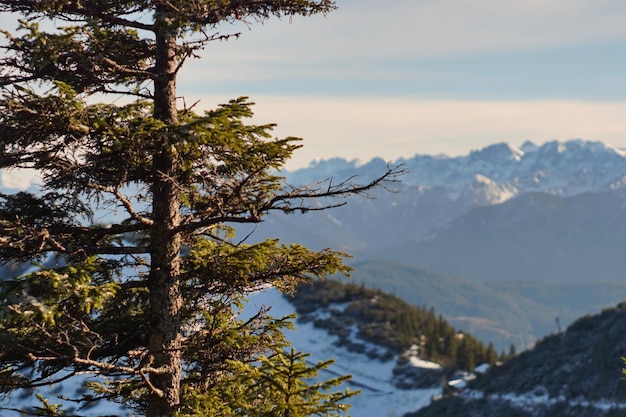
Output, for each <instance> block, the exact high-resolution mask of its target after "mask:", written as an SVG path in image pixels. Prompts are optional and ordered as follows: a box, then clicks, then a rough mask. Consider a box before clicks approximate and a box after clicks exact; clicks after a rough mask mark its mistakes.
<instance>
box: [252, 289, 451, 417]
mask: <svg viewBox="0 0 626 417" xmlns="http://www.w3.org/2000/svg"><path fill="white" fill-rule="evenodd" d="M249 304H250V306H249V307H251V308H258V307H261V306H271V307H272V309H271V311H270V314H272V315H273V316H275V317H284V316H287V315H289V314H292V313H294V312H295V308H294V306H293V305H292V304H291V303H289V301H288V300H286V299H285V297H283V296H282V295H281V294H280V293H278V292H277V291H276V290H273V289H272V290H266V291H263V292H260V293H257V294H254V295H253V296H251V297H250V302H249ZM287 338H288V339H289V341H290V342H291V343H292V344H293V345H294V346H295V347H296V349H298V350H300V351H303V352H308V353H311V356H310V360H311V361H312V362H317V361H325V360H328V359H334V360H335V363H334V364H333V365H332V366H331V367H330V368H329V371H330V372H332V373H335V374H340V375H352V380H351V383H350V389H351V390H356V389H359V390H361V394H360V395H358V396H356V397H353V398H351V399H350V400H349V403H350V404H351V405H352V407H351V408H350V410H349V414H350V415H351V416H353V417H387V416H388V417H392V416H394V417H401V416H403V415H404V414H405V413H408V412H411V411H415V410H417V409H420V408H422V407H425V406H427V405H428V404H429V403H430V401H431V399H432V398H433V397H436V396H439V395H440V394H441V389H438V388H437V389H413V390H400V389H398V388H396V387H394V385H393V384H392V381H391V377H392V370H393V368H394V366H395V365H396V363H395V361H393V360H392V361H388V362H380V361H378V360H372V359H370V358H368V356H367V355H366V354H360V353H354V352H348V351H347V350H345V349H343V348H340V347H337V346H335V345H334V342H335V340H336V339H337V337H336V336H331V335H329V334H328V333H327V332H326V331H324V330H320V329H318V328H316V327H315V326H313V323H310V322H309V323H300V322H297V323H295V331H290V332H288V333H287ZM425 363H426V362H425ZM424 366H432V364H431V363H426V365H424ZM330 376H331V375H328V377H330Z"/></svg>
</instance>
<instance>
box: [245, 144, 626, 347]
mask: <svg viewBox="0 0 626 417" xmlns="http://www.w3.org/2000/svg"><path fill="white" fill-rule="evenodd" d="M390 164H391V165H402V166H403V167H404V168H405V169H406V171H407V172H406V174H405V175H403V176H402V177H400V182H397V183H391V184H389V186H388V187H387V188H388V189H386V190H376V191H375V192H373V193H372V197H373V198H364V199H359V198H354V199H350V200H349V201H348V204H346V205H345V206H343V207H339V208H337V209H333V210H328V211H321V212H309V213H306V214H303V215H298V216H292V215H278V214H276V215H271V216H269V217H268V218H267V220H266V221H265V222H264V224H262V225H261V226H259V227H258V228H257V230H256V236H257V237H258V238H263V237H265V236H272V237H280V238H281V239H282V240H284V241H286V242H299V243H303V244H305V245H307V246H310V247H313V248H317V249H322V248H326V247H332V248H334V249H337V250H342V251H346V252H349V253H351V254H352V255H353V256H354V258H353V259H351V260H350V262H351V263H352V265H353V266H355V268H356V269H355V271H354V273H353V275H352V276H353V279H355V280H357V281H359V280H360V281H364V282H367V283H368V284H369V285H374V286H376V285H380V286H381V287H384V289H386V290H388V291H392V292H395V293H396V294H398V296H400V297H403V298H404V299H405V300H406V301H408V302H413V303H422V302H425V303H427V304H430V305H432V306H433V307H435V308H436V309H437V311H441V312H444V313H447V312H453V314H454V315H452V316H447V317H448V318H449V319H450V320H451V322H452V323H454V324H455V325H457V326H459V327H463V323H465V324H464V325H465V327H466V329H467V330H470V331H472V332H475V333H476V334H479V335H480V336H481V338H482V339H483V341H485V342H494V344H496V346H498V347H499V348H502V349H504V348H506V347H507V346H508V344H510V343H514V344H516V345H517V346H518V347H519V348H526V347H529V346H532V344H533V343H534V341H535V340H537V339H538V338H540V337H543V336H544V335H545V334H546V332H547V331H550V330H554V329H556V324H555V320H556V319H559V320H560V322H561V324H562V325H564V326H565V325H567V324H569V323H571V321H572V320H574V319H575V318H576V317H578V316H580V315H583V314H587V313H593V312H598V311H600V309H601V308H602V307H605V306H610V305H614V304H615V303H617V302H619V301H621V297H622V294H624V291H623V290H624V289H625V288H624V282H625V281H626V280H624V278H626V269H624V268H623V267H622V265H623V262H622V259H623V255H622V254H623V248H624V247H626V221H625V220H626V152H624V151H622V150H620V149H617V148H615V147H613V146H610V145H608V144H605V143H602V142H592V141H584V140H571V141H566V142H557V141H553V142H548V143H545V144H543V145H541V146H538V145H534V144H532V143H531V142H526V143H524V144H523V145H522V146H521V147H515V146H512V145H510V144H504V143H501V144H494V145H491V146H488V147H486V148H484V149H480V150H476V151H473V152H471V153H469V154H468V155H465V156H460V157H448V156H430V155H416V156H414V157H412V158H406V159H400V160H398V161H395V162H391V163H390ZM387 165H388V162H385V161H383V160H382V159H373V160H372V161H370V162H368V163H365V164H360V163H358V162H356V161H347V160H344V159H331V160H326V161H316V162H314V163H312V164H311V165H310V166H309V167H307V168H304V169H300V170H296V171H293V172H286V173H284V174H285V175H286V178H287V181H288V182H289V183H291V184H306V183H314V182H318V181H320V180H324V179H328V180H329V181H333V182H337V181H341V180H344V179H346V178H353V179H354V181H362V182H365V181H368V180H370V179H372V178H375V177H376V176H378V175H380V174H381V173H382V172H384V170H385V168H386V167H387ZM374 263H377V265H376V270H377V272H376V275H375V276H376V278H374V277H373V276H372V275H371V273H370V272H371V268H372V267H373V265H374ZM364 265H369V267H370V270H366V269H364ZM424 270H427V271H432V272H436V273H438V274H440V275H441V276H445V277H446V279H440V281H441V282H443V283H445V285H443V284H442V285H440V287H441V288H440V291H439V292H438V293H433V291H430V292H428V290H427V289H426V285H422V282H421V281H420V280H422V279H423V276H424V275H423V274H422V273H421V272H420V271H422V272H423V271H424ZM399 271H404V272H399ZM407 271H411V272H407ZM383 277H384V278H383ZM435 281H437V280H431V281H429V282H435ZM407 288H420V289H421V291H422V294H424V293H429V294H431V295H430V296H429V297H427V299H425V298H426V297H421V296H420V295H419V294H417V292H418V291H417V290H414V291H408V290H407ZM531 288H532V290H530V289H531ZM607 288H612V289H613V290H614V291H607V290H606V289H607ZM559 290H561V291H562V292H563V293H564V294H569V295H571V296H572V298H571V300H568V299H566V298H563V297H560V296H559ZM546 294H549V295H551V297H552V298H555V297H556V298H557V299H558V300H559V301H558V302H555V301H554V300H553V299H551V297H550V296H546ZM585 294H588V297H587V298H586V297H585ZM507 318H514V320H508V319H507ZM515 322H516V323H517V324H514V323H515Z"/></svg>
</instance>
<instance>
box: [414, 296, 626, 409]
mask: <svg viewBox="0 0 626 417" xmlns="http://www.w3.org/2000/svg"><path fill="white" fill-rule="evenodd" d="M625 354H626V303H622V304H620V305H618V306H617V307H614V308H610V309H605V310H604V311H603V312H602V313H601V314H597V315H594V316H585V317H582V318H580V319H578V320H577V321H575V322H574V323H573V324H572V325H571V326H569V327H568V329H567V331H565V332H563V333H560V334H553V335H550V336H547V337H545V338H544V339H543V340H541V341H540V342H539V343H538V344H537V346H536V347H535V348H534V349H532V350H529V351H526V352H523V353H522V354H520V355H518V356H517V357H515V358H513V359H511V360H509V361H507V362H506V363H504V364H503V365H502V366H499V367H494V368H492V370H491V372H489V373H488V374H487V375H485V376H483V377H482V378H478V379H477V380H476V381H475V382H474V383H472V384H471V385H470V389H469V390H467V391H462V392H460V393H455V394H454V395H450V396H448V397H447V398H444V399H442V400H440V401H435V402H434V403H433V404H431V405H430V406H429V407H427V408H425V409H422V410H420V411H418V412H416V413H414V414H412V417H455V416H459V415H463V416H465V417H479V416H480V417H489V416H505V415H506V416H520V417H531V416H533V417H608V416H618V415H620V416H621V415H624V413H625V412H626V400H625V399H626V382H625V381H624V380H623V378H622V371H621V370H622V367H623V362H622V359H621V358H622V357H623V356H625Z"/></svg>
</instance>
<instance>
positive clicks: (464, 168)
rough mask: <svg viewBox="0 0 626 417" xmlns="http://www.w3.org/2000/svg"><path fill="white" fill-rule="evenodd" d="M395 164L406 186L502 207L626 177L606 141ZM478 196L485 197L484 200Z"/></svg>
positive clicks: (625, 165) (329, 166)
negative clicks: (533, 194) (524, 197)
mask: <svg viewBox="0 0 626 417" xmlns="http://www.w3.org/2000/svg"><path fill="white" fill-rule="evenodd" d="M393 164H404V165H405V166H406V168H407V169H408V173H407V174H406V175H404V176H403V177H402V181H403V183H404V184H405V185H406V186H420V187H423V188H426V187H427V188H438V187H441V188H444V189H446V190H447V191H448V193H449V195H450V197H455V196H459V197H460V194H459V193H464V192H468V190H469V189H472V188H474V189H477V190H474V192H471V191H470V194H472V195H475V196H477V197H476V198H477V201H476V203H478V204H493V203H501V202H503V201H506V200H508V199H509V198H512V197H514V196H516V195H518V194H520V193H524V192H530V191H540V192H548V193H551V194H557V195H562V196H571V195H576V194H580V193H582V192H586V191H603V190H610V189H615V188H620V187H622V186H623V185H624V184H623V183H624V181H625V180H624V176H625V175H626V152H624V151H622V150H620V149H617V148H615V147H613V146H611V145H608V144H606V143H603V142H592V141H584V140H570V141H567V142H557V141H553V142H547V143H545V144H543V145H541V146H538V145H535V144H533V143H532V142H526V143H524V144H523V145H522V146H521V147H519V148H517V147H515V146H513V145H510V144H507V143H499V144H494V145H490V146H488V147H486V148H483V149H480V150H476V151H472V152H471V153H469V154H468V155H465V156H460V157H448V156H430V155H416V156H414V157H412V158H409V159H400V160H398V161H395V162H393ZM384 166H385V162H384V161H383V160H382V159H374V160H372V161H370V162H368V163H366V164H363V165H359V164H358V163H357V162H356V161H346V160H343V159H331V160H327V161H317V162H314V163H312V164H311V166H309V167H308V168H305V169H301V170H298V171H294V172H290V173H288V178H289V179H290V180H291V181H292V182H295V183H309V182H314V181H318V180H320V179H321V178H327V177H336V178H342V177H345V176H346V175H347V174H352V175H355V174H356V175H359V176H362V177H363V178H372V177H374V176H375V175H377V174H379V173H380V172H381V171H382V169H383V168H384ZM478 196H482V199H481V198H480V197H478Z"/></svg>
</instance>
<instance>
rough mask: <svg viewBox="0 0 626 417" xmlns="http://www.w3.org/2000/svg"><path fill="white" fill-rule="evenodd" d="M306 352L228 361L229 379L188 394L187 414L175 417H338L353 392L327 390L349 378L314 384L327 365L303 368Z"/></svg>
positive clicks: (282, 353)
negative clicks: (206, 391)
mask: <svg viewBox="0 0 626 417" xmlns="http://www.w3.org/2000/svg"><path fill="white" fill-rule="evenodd" d="M307 357H308V355H307V354H304V353H301V352H296V351H295V350H294V349H293V348H292V349H291V350H290V351H288V352H286V351H282V350H280V349H276V350H275V352H274V353H273V354H272V355H271V356H260V357H259V358H258V362H256V363H244V362H241V361H228V365H229V366H230V371H231V373H230V375H231V376H230V377H229V378H228V379H225V380H223V381H221V383H220V385H219V386H215V387H213V388H212V389H211V390H210V394H208V395H207V394H206V393H202V394H199V393H198V391H190V392H189V393H188V394H187V395H188V396H189V398H188V400H187V403H188V404H189V405H188V407H187V410H188V411H185V410H183V411H181V413H180V414H179V417H189V416H197V415H220V416H224V417H228V416H233V417H235V416H246V417H272V416H275V417H285V416H288V417H304V416H310V415H318V416H329V417H330V416H339V415H343V413H344V412H345V411H346V410H347V409H348V408H349V407H350V406H349V405H348V404H345V403H343V401H344V400H345V399H347V398H349V397H352V396H354V395H356V394H358V391H357V392H351V391H350V390H349V389H347V388H346V389H345V391H343V392H342V391H336V392H328V391H329V390H332V389H333V388H335V387H337V386H338V385H340V384H342V383H344V382H345V381H346V380H348V379H350V377H349V376H341V377H336V378H331V379H329V380H325V381H321V382H315V381H316V379H317V377H318V373H319V372H320V371H321V370H324V369H326V368H327V367H328V366H330V365H331V364H332V361H326V362H318V363H317V364H314V365H308V364H307V361H306V358H307Z"/></svg>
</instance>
